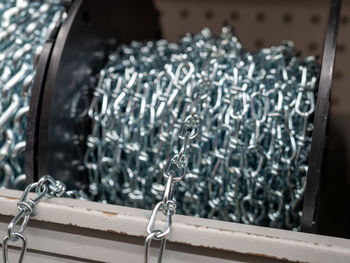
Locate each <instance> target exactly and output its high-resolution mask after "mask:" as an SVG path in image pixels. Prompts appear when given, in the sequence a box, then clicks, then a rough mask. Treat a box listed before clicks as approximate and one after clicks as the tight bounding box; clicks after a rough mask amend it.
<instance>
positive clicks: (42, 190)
mask: <svg viewBox="0 0 350 263" xmlns="http://www.w3.org/2000/svg"><path fill="white" fill-rule="evenodd" d="M65 188H66V187H65V185H64V184H63V183H61V182H60V181H56V180H55V179H53V178H52V177H51V176H49V175H45V176H43V177H41V178H40V180H39V181H38V182H36V183H32V184H30V185H28V186H27V187H26V189H25V190H24V192H23V194H22V196H21V198H20V200H19V201H18V202H17V208H18V210H19V212H18V214H17V215H16V216H15V217H14V218H13V219H12V221H11V222H10V224H9V226H8V228H7V236H6V237H5V238H4V240H3V242H2V249H3V259H4V260H3V261H4V263H9V257H8V242H16V241H18V239H21V240H22V248H21V254H20V258H19V261H18V262H19V263H21V262H22V261H23V257H24V254H25V252H26V248H27V238H26V237H25V236H24V235H23V232H24V231H25V229H26V227H27V224H28V222H29V219H30V218H31V216H33V215H35V212H36V210H35V209H36V205H37V204H38V203H39V202H40V200H41V199H43V198H44V197H47V198H51V197H60V196H62V195H63V193H64V191H65ZM32 190H35V193H36V197H35V198H34V199H30V198H28V194H29V193H30V192H31V191H32ZM49 190H50V191H49ZM21 220H23V221H22V223H21V225H20V228H19V230H14V228H15V227H16V225H17V224H18V223H19V222H20V221H21Z"/></svg>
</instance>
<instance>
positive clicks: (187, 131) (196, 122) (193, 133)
mask: <svg viewBox="0 0 350 263" xmlns="http://www.w3.org/2000/svg"><path fill="white" fill-rule="evenodd" d="M188 64H189V65H191V67H193V64H192V63H188ZM177 83H179V82H178V81H177V79H175V83H174V84H175V85H176V84H177ZM181 85H186V83H185V82H184V81H182V83H181ZM191 88H192V90H191V89H190V92H189V94H194V93H195V90H196V88H194V87H193V86H192V87H191ZM194 96H195V98H196V99H194V100H192V103H191V104H189V105H188V107H187V108H188V110H186V112H187V111H188V113H189V115H188V116H187V117H186V118H185V119H184V120H183V125H182V129H181V131H182V132H181V133H179V135H178V140H182V145H181V148H180V150H179V151H178V153H177V154H173V155H172V156H171V157H170V158H169V159H168V161H167V163H166V165H165V167H164V171H163V177H164V178H165V179H166V187H165V190H164V194H163V200H162V201H160V202H158V203H157V204H156V206H155V207H154V209H153V211H152V215H151V218H150V221H149V223H148V226H147V233H148V236H147V237H146V240H145V256H144V262H145V263H147V262H148V261H149V250H150V246H151V242H152V240H153V239H156V240H161V245H160V250H159V254H158V262H159V263H161V262H162V258H163V254H164V250H165V244H166V237H167V235H168V234H169V233H170V231H171V224H172V219H171V218H172V215H174V214H175V212H176V201H175V200H173V196H174V191H175V184H176V183H177V182H180V181H181V180H182V179H183V178H184V176H185V175H186V173H187V165H188V160H189V154H188V148H189V145H190V143H191V141H192V140H194V139H195V138H196V137H197V135H198V133H199V130H200V118H199V116H198V115H197V114H196V110H198V109H197V107H198V105H197V104H198V102H199V100H198V98H199V97H198V96H196V95H192V96H191V97H192V98H193V97H194ZM191 97H189V98H191ZM192 98H191V99H192ZM159 210H161V211H162V212H163V214H164V215H165V216H166V221H167V227H166V229H165V230H160V229H154V224H155V221H156V217H157V213H158V211H159Z"/></svg>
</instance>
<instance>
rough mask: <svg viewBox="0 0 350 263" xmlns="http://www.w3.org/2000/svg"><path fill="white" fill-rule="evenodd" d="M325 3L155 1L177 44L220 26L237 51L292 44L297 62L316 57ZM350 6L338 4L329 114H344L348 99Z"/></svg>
mask: <svg viewBox="0 0 350 263" xmlns="http://www.w3.org/2000/svg"><path fill="white" fill-rule="evenodd" d="M329 3H330V1H329V0H320V1H315V0H307V1H305V0H304V1H302V0H294V1H277V0H264V1H261V0H260V1H259V0H244V1H240V0H155V5H156V8H157V9H158V11H159V15H160V21H161V27H162V34H163V36H164V37H165V38H166V39H168V40H169V41H177V40H178V39H179V38H180V37H182V36H183V35H184V34H185V33H187V32H190V33H194V34H196V33H198V32H199V31H200V30H201V29H202V28H203V27H208V28H210V29H211V31H212V32H213V33H214V34H218V33H219V32H220V30H221V26H222V25H223V23H224V22H226V23H228V24H230V25H232V26H233V27H234V29H235V31H236V35H237V37H238V38H239V39H240V41H241V43H242V44H243V47H244V48H245V49H247V50H249V51H254V50H257V49H259V48H262V47H268V46H270V45H276V44H279V43H280V42H281V41H282V40H286V39H288V40H292V41H293V42H294V43H295V45H296V48H297V49H298V50H299V51H300V52H301V55H302V56H307V55H316V56H319V57H321V55H322V52H323V45H324V37H325V32H326V26H327V20H328V12H329ZM349 29H350V1H349V0H343V8H342V16H341V23H340V32H339V39H338V49H337V57H336V68H335V71H334V79H333V80H334V85H333V93H332V110H334V111H336V112H339V113H349V112H350V109H349V106H348V102H347V100H345V99H343V98H344V95H346V97H347V98H350V89H347V83H349V82H350V74H347V68H348V67H347V64H348V63H349V61H350V50H349V48H350V34H349V33H350V31H349Z"/></svg>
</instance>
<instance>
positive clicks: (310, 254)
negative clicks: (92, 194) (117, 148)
mask: <svg viewBox="0 0 350 263" xmlns="http://www.w3.org/2000/svg"><path fill="white" fill-rule="evenodd" d="M21 194H22V192H20V191H15V190H8V189H0V214H1V215H7V216H14V215H15V213H17V208H16V203H17V201H18V199H19V197H20V196H21ZM150 214H151V211H150V210H143V209H136V208H129V207H122V206H117V205H108V204H101V203H96V202H89V201H80V200H74V199H67V198H52V199H50V200H44V201H42V202H41V203H40V204H39V205H38V213H37V215H35V216H33V218H32V220H36V221H42V222H49V223H54V224H60V225H67V226H74V227H80V228H88V229H93V230H98V231H105V232H112V233H115V234H119V235H130V236H139V237H144V236H145V235H146V234H147V233H146V226H147V224H148V220H149V216H150ZM101 222H103V223H101ZM157 226H158V225H157ZM164 226H165V221H164V220H162V221H161V222H159V227H164ZM168 240H169V241H170V242H174V243H181V244H186V245H189V246H194V247H204V248H208V249H218V250H224V251H230V252H232V253H242V254H251V255H252V254H253V255H264V256H265V257H271V258H278V259H287V260H290V261H302V262H330V261H327V260H331V259H332V258H334V257H337V258H338V259H346V258H347V259H349V258H350V240H347V239H341V238H335V237H327V236H320V235H314V234H306V233H300V232H292V231H287V230H280V229H273V228H267V227H258V226H251V225H243V224H237V223H231V222H223V221H218V220H210V219H203V218H195V217H189V216H183V215H175V216H174V218H173V228H172V233H171V234H170V236H169V238H168ZM339 262H342V261H339ZM344 262H346V261H344Z"/></svg>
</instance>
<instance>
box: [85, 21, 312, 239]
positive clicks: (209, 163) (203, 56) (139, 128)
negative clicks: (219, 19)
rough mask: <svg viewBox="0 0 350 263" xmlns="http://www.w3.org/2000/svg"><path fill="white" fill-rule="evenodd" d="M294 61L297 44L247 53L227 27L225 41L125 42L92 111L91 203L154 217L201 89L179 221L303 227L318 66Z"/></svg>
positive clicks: (203, 36) (205, 37)
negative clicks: (169, 164) (151, 213)
mask: <svg viewBox="0 0 350 263" xmlns="http://www.w3.org/2000/svg"><path fill="white" fill-rule="evenodd" d="M296 54H297V52H296V50H295V47H294V44H293V43H292V42H291V41H284V42H282V43H281V44H280V45H278V46H271V47H269V48H263V49H261V50H259V51H257V52H253V53H251V52H247V51H245V50H244V49H243V48H242V45H241V44H240V42H239V41H238V39H237V38H236V37H235V36H234V34H233V32H232V29H231V28H229V27H223V28H222V32H221V34H220V36H219V37H213V36H212V35H211V32H210V31H209V30H208V29H203V30H202V31H201V32H200V33H199V34H197V35H194V36H192V35H190V34H187V35H185V36H184V37H183V38H182V39H181V40H180V42H179V43H168V42H167V41H166V40H159V41H149V42H144V43H141V42H137V41H133V42H131V43H130V44H129V45H123V44H122V45H120V46H119V47H118V49H117V50H116V51H115V52H113V53H112V54H110V56H109V62H108V63H107V65H106V66H105V67H104V68H103V69H102V70H101V72H100V74H99V75H98V76H97V77H96V83H97V85H96V88H95V89H94V95H93V98H92V101H91V103H90V107H89V109H88V110H87V114H88V115H89V116H90V118H91V119H92V121H93V126H92V132H91V134H90V135H89V137H88V140H87V151H86V154H85V159H84V165H85V167H86V169H87V171H88V175H89V181H90V192H89V195H90V196H91V199H93V200H99V201H101V202H104V203H113V204H119V205H125V206H131V207H138V208H144V209H152V208H153V207H154V205H155V204H157V203H158V204H159V202H162V199H163V193H164V191H166V187H165V185H166V184H165V183H164V182H163V180H164V179H162V176H159V175H161V174H163V172H164V169H165V167H166V160H169V158H170V156H171V154H173V153H175V154H179V150H178V149H181V147H180V146H181V142H179V140H178V135H179V132H180V129H181V125H182V122H183V120H184V117H185V116H187V115H188V114H187V107H188V105H191V104H192V103H193V99H194V98H193V97H191V94H192V93H191V91H192V90H193V89H194V88H196V89H198V94H199V99H200V106H199V107H198V111H196V114H197V115H198V118H199V121H200V123H201V125H200V130H199V131H198V136H197V137H196V138H195V139H194V140H191V142H188V147H189V149H188V151H189V152H190V153H191V154H190V156H191V158H190V159H188V165H187V166H186V167H187V168H186V169H187V172H186V173H187V174H186V178H185V179H184V180H181V181H179V182H178V186H177V188H176V191H175V192H174V197H173V198H174V199H173V200H174V201H175V202H181V206H180V207H178V208H177V212H178V213H180V214H184V215H191V216H198V217H206V218H214V219H220V220H226V221H233V222H242V223H246V224H255V225H263V226H271V227H277V228H285V229H293V230H298V229H299V224H300V216H301V213H302V212H301V207H302V200H303V194H304V189H305V179H306V174H307V170H308V156H309V152H310V142H311V136H312V131H313V122H312V121H313V112H314V109H315V99H316V98H315V94H316V92H315V91H316V90H315V89H316V83H317V79H318V75H319V65H318V64H317V62H316V59H315V57H306V58H301V57H299V56H297V55H296ZM163 202H164V201H163ZM157 235H158V234H154V237H156V236H157Z"/></svg>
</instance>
